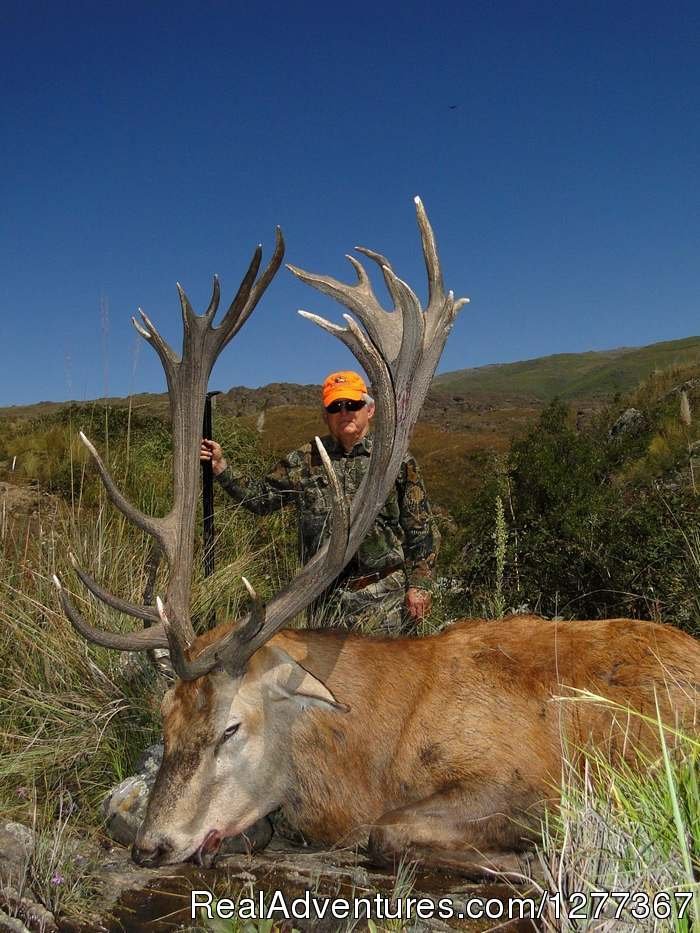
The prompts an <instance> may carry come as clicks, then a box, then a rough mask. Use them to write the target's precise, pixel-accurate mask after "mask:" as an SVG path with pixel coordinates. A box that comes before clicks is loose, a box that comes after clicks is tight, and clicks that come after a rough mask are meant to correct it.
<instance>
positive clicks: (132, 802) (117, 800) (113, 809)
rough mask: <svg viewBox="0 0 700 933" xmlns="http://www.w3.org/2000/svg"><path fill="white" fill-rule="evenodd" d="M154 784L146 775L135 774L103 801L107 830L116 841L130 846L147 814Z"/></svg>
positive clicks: (114, 788) (115, 788)
mask: <svg viewBox="0 0 700 933" xmlns="http://www.w3.org/2000/svg"><path fill="white" fill-rule="evenodd" d="M152 786H153V779H151V780H150V782H149V781H148V780H147V779H146V777H145V775H142V774H135V775H133V776H132V777H128V778H126V779H125V780H124V781H122V782H121V784H117V786H116V787H113V788H112V790H111V791H110V792H109V795H108V796H107V797H106V798H105V800H104V801H103V803H102V812H103V813H104V815H105V819H106V821H107V832H108V833H109V835H110V836H111V837H112V839H114V840H115V841H116V842H119V843H121V844H122V845H123V846H130V845H131V844H132V843H133V841H134V839H135V838H136V833H137V832H138V828H139V826H140V825H141V823H142V822H143V818H144V816H145V815H146V805H147V804H148V795H149V794H150V791H151V787H152Z"/></svg>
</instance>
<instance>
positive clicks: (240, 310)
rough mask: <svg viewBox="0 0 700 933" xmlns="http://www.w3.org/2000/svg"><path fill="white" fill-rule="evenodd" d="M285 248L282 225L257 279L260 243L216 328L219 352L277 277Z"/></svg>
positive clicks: (260, 250)
mask: <svg viewBox="0 0 700 933" xmlns="http://www.w3.org/2000/svg"><path fill="white" fill-rule="evenodd" d="M284 248H285V247H284V237H283V235H282V230H281V228H280V227H276V228H275V249H274V251H273V253H272V256H271V257H270V261H269V263H268V264H267V266H266V268H265V269H264V271H263V273H262V275H261V276H260V278H259V279H257V281H256V277H257V274H258V270H259V269H260V262H261V260H262V246H260V245H258V247H257V249H256V250H255V253H254V254H253V258H252V260H251V263H250V266H249V267H248V271H247V272H246V274H245V277H244V279H243V281H242V282H241V286H240V288H239V289H238V292H237V294H236V297H235V298H234V299H233V301H232V302H231V305H230V307H229V309H228V311H227V312H226V315H225V317H224V319H223V321H222V322H221V325H220V326H219V327H218V328H216V329H215V333H216V334H217V339H218V341H219V352H220V351H221V350H222V349H223V347H225V346H226V344H227V343H228V342H229V340H231V339H232V338H233V337H235V335H236V334H237V333H238V331H239V330H240V329H241V327H243V325H244V324H245V322H246V321H247V320H248V318H249V317H250V315H251V314H252V313H253V311H254V310H255V307H256V306H257V304H258V302H259V301H260V299H261V297H262V295H263V293H264V291H265V289H266V288H267V286H268V285H269V284H270V282H271V281H272V279H273V278H274V277H275V274H276V272H277V270H278V269H279V267H280V266H281V264H282V259H283V258H284Z"/></svg>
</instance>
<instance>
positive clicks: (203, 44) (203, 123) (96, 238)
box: [0, 0, 700, 405]
mask: <svg viewBox="0 0 700 933" xmlns="http://www.w3.org/2000/svg"><path fill="white" fill-rule="evenodd" d="M699 48H700V6H698V4H697V3H696V2H688V3H684V2H673V3H666V4H661V3H658V2H653V3H652V2H648V0H638V2H634V3H632V2H630V3H616V2H610V0H607V2H595V0H593V2H578V3H567V2H561V0H559V2H556V3H552V2H547V0H538V2H530V3H525V2H522V3H517V2H502V3H493V2H490V3H486V2H484V3H469V2H467V3H454V4H451V3H435V4H433V5H429V4H426V3H425V2H416V0H404V2H402V3H394V2H385V3H381V4H377V3H363V2H355V3H352V4H336V3H327V2H324V3H317V2H307V3H299V4H293V3H288V2H287V3H277V2H267V3H261V4H255V3H248V4H243V3H232V2H207V0H203V2H197V3H194V2H192V3H182V2H178V0H170V2H168V3H158V2H154V3H151V2H149V3H144V2H139V3H131V2H126V3H122V4H120V5H119V6H117V4H107V3H92V2H91V3H87V2H85V3H79V2H71V3H69V2H54V3H46V2H42V3H37V2H33V0H24V2H22V3H18V2H16V0H5V2H4V3H3V4H2V10H1V12H0V80H1V87H2V92H1V97H0V163H1V166H2V171H1V172H0V249H1V253H0V255H1V256H2V275H1V276H0V405H9V404H24V403H29V402H33V401H38V400H41V399H53V400H61V399H66V398H76V399H86V398H94V397H96V396H99V395H102V394H104V392H105V389H107V390H108V392H109V394H111V395H126V394H128V393H129V392H130V391H131V390H133V391H162V389H163V386H164V380H163V377H162V374H161V371H160V368H159V364H158V362H157V360H156V358H155V354H153V352H152V351H151V349H150V348H149V347H148V346H146V345H145V343H143V342H142V345H141V348H140V350H139V352H138V354H137V353H136V351H135V345H136V342H137V339H139V338H137V337H136V335H135V332H134V330H133V328H132V327H131V324H130V317H131V314H132V313H134V311H135V309H136V307H137V306H139V305H141V306H142V307H143V308H144V309H145V310H146V311H147V313H148V314H149V315H150V316H151V317H152V319H153V320H154V321H155V322H156V323H157V325H159V326H160V327H161V330H162V331H163V332H164V333H165V334H166V335H167V336H169V337H170V338H175V337H176V335H177V333H178V328H179V307H178V302H177V293H176V291H175V282H176V281H177V280H179V281H181V282H182V283H183V285H184V286H185V288H186V289H187V291H188V293H189V295H190V298H191V299H192V301H193V303H194V304H195V307H197V309H198V310H202V309H203V307H204V306H205V305H206V302H207V301H208V298H209V292H210V287H211V275H212V273H214V272H217V273H218V274H219V275H220V277H221V281H222V286H223V295H224V299H225V300H230V298H231V297H232V294H233V292H234V291H235V289H236V287H237V285H238V282H239V280H240V277H241V275H242V273H243V271H244V269H245V267H246V265H247V263H248V260H249V257H250V254H251V251H252V249H253V247H254V246H255V244H256V243H257V242H258V241H261V242H262V243H263V244H264V247H265V251H266V255H269V253H270V251H271V249H272V246H273V243H274V227H275V224H278V223H279V224H280V225H281V226H282V228H283V230H284V233H285V236H286V239H287V244H288V249H287V259H288V260H289V261H290V262H293V263H295V264H297V265H300V266H302V267H304V268H308V269H311V270H313V271H319V272H326V273H330V274H334V275H337V276H343V277H346V278H348V280H351V279H352V270H351V269H350V267H349V265H348V264H347V262H346V260H344V258H343V256H344V254H345V253H346V252H348V251H350V249H351V248H352V247H353V246H354V245H356V244H361V245H366V246H370V247H373V248H375V249H377V250H379V251H380V252H383V253H385V254H386V255H387V256H388V257H389V258H390V259H391V260H392V262H393V263H394V266H395V268H396V270H397V272H398V273H399V274H400V275H401V276H402V277H403V278H406V279H407V280H408V281H409V282H410V283H411V284H412V285H413V286H414V287H415V288H417V290H418V291H419V294H421V295H423V294H424V292H425V288H424V270H423V265H422V259H421V256H420V250H419V240H418V234H417V231H416V227H415V221H414V214H413V203H412V197H413V195H414V194H420V195H421V197H422V198H423V200H424V203H425V205H426V207H427V209H428V213H429V215H430V217H431V220H432V222H433V225H434V228H435V230H436V234H437V237H438V244H439V247H440V252H441V256H442V259H443V266H444V270H445V277H446V280H447V284H448V286H449V287H451V288H452V289H453V290H454V291H455V292H456V293H457V294H458V295H469V296H470V297H471V299H472V302H471V304H470V305H469V306H467V308H465V310H464V311H463V312H462V315H461V318H460V321H459V322H458V324H457V326H456V327H455V330H454V331H453V333H452V336H451V338H450V341H449V343H448V347H447V350H446V353H445V355H444V357H443V360H442V363H441V365H440V371H446V370H452V369H459V368H463V367H467V366H478V365H482V364H486V363H495V362H505V361H511V360H516V359H525V358H530V357H534V356H540V355H544V354H549V353H557V352H565V351H581V350H587V349H602V348H606V347H613V346H621V345H627V346H633V345H641V344H646V343H650V342H653V341H656V340H665V339H674V338H678V337H684V336H688V335H690V334H696V333H698V332H700V302H699V301H698V299H699V297H700V204H699V200H700V199H699V197H698V195H699V193H700V192H699V189H700V183H699V178H700V164H699V163H700V159H699V154H700V131H699V121H700V101H699V97H700V54H698V49H699ZM101 306H102V311H101ZM299 307H302V308H307V309H309V310H314V311H318V312H321V313H324V314H325V313H329V312H330V314H331V315H333V316H334V317H335V318H336V319H339V317H340V313H341V310H340V309H339V308H338V309H337V310H336V306H334V305H332V304H331V303H330V302H327V301H326V300H324V299H322V297H321V296H320V295H317V293H315V292H314V291H313V290H311V289H309V288H307V287H306V286H303V285H301V284H300V283H298V282H296V281H295V280H294V279H293V277H292V276H291V274H290V273H289V272H287V271H286V270H283V271H281V272H280V273H279V274H278V277H277V279H276V280H275V282H274V283H273V285H272V287H271V288H270V289H269V291H268V292H267V295H266V297H265V298H264V300H263V301H262V303H261V304H260V306H259V307H258V309H257V311H256V312H255V315H254V316H253V318H252V319H251V320H250V321H249V322H248V324H246V326H245V327H244V329H243V330H242V331H241V333H240V334H239V336H238V337H237V338H236V341H235V342H234V343H233V344H232V345H231V346H230V347H229V348H227V350H226V351H224V355H223V357H222V360H221V361H220V362H219V364H218V366H217V369H216V370H215V374H214V379H213V384H212V385H213V387H216V388H221V389H228V388H230V387H231V386H232V385H241V384H243V385H250V386H255V385H261V384H265V383H268V382H273V381H282V380H284V381H293V382H320V380H321V379H322V377H323V376H324V375H325V373H326V372H328V371H329V370H331V369H333V368H336V367H337V366H345V365H347V364H348V358H347V357H346V355H345V351H344V350H343V349H342V348H340V346H339V345H338V347H336V344H335V341H334V340H333V339H332V338H331V337H329V336H327V335H325V334H323V333H321V332H320V331H319V332H318V333H317V331H316V329H315V328H314V327H313V326H312V325H311V324H309V323H307V322H305V321H303V320H301V319H300V318H299V317H298V316H297V315H296V313H295V311H296V309H297V308H299ZM105 309H106V310H105Z"/></svg>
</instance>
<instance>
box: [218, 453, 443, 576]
mask: <svg viewBox="0 0 700 933" xmlns="http://www.w3.org/2000/svg"><path fill="white" fill-rule="evenodd" d="M321 440H322V442H323V445H324V447H325V448H326V450H327V451H328V455H329V457H330V459H331V463H332V464H333V468H334V469H335V472H336V475H337V476H338V480H339V481H340V488H341V489H342V490H343V491H344V493H345V495H346V496H348V497H349V498H350V499H352V496H353V495H354V494H355V491H356V490H357V488H358V486H359V485H360V481H361V480H362V477H363V476H364V475H365V473H366V472H367V467H368V466H369V455H370V451H371V449H372V436H371V435H366V436H365V437H364V438H363V439H362V440H361V441H359V442H358V443H357V444H355V446H354V447H353V449H352V450H351V451H349V452H348V453H345V451H344V449H343V447H342V445H341V444H339V443H338V441H336V440H335V438H333V437H332V436H331V435H327V436H326V437H323V438H321ZM217 479H218V481H219V483H220V485H221V486H222V488H223V489H224V490H225V491H226V492H227V493H228V494H229V495H230V496H232V497H233V498H234V499H236V500H237V501H238V502H240V503H242V504H243V505H244V506H245V508H247V509H249V510H250V511H251V512H255V513H256V514H258V515H265V514H267V513H269V512H274V511H276V510H277V509H280V508H283V507H284V506H287V505H295V506H296V508H297V510H298V515H299V539H300V540H299V550H300V556H301V559H302V561H306V560H308V559H309V557H311V556H312V555H313V554H315V553H316V551H317V550H318V549H319V547H320V546H321V544H322V543H323V541H324V540H325V538H326V537H327V535H328V520H329V514H330V502H331V496H330V489H329V487H328V479H327V478H326V475H325V472H324V469H323V464H322V463H321V458H320V456H319V454H318V451H317V450H316V445H315V444H313V443H308V444H305V445H304V446H303V447H301V448H300V449H299V450H295V451H293V452H292V453H290V454H288V455H287V456H286V457H285V458H284V459H283V460H280V461H279V463H278V464H277V465H276V466H275V467H274V468H273V469H272V470H271V472H270V473H268V474H267V476H265V477H264V478H263V479H262V480H258V481H257V482H247V481H246V480H245V479H244V478H243V474H242V473H240V472H238V471H235V470H233V469H232V468H231V467H227V468H226V470H224V472H223V473H221V474H220V475H219V476H218V477H217ZM439 544H440V534H439V532H438V530H437V527H436V525H435V521H434V518H433V516H432V513H431V511H430V504H429V502H428V496H427V494H426V491H425V486H424V485H423V480H422V478H421V475H420V471H419V469H418V464H417V463H416V461H415V459H414V458H413V457H412V456H411V455H410V454H407V455H406V456H405V457H404V459H403V463H402V464H401V470H400V471H399V476H398V478H397V480H396V483H395V484H394V489H393V490H392V492H391V493H390V494H389V497H388V498H387V500H386V502H385V503H384V506H383V507H382V509H381V511H380V512H379V514H378V516H377V518H376V520H375V523H374V525H373V527H372V528H371V529H370V531H369V533H368V535H367V537H366V538H365V539H364V541H363V542H362V544H361V545H360V549H359V551H358V552H357V554H356V555H355V557H354V558H353V559H352V560H351V562H350V564H349V565H348V567H346V568H345V570H344V571H343V574H342V575H341V577H340V578H339V580H338V585H341V586H342V581H343V579H346V578H348V577H356V576H364V575H365V574H370V573H373V572H375V571H381V570H384V569H386V568H388V567H396V566H401V565H402V566H403V567H404V569H405V571H406V580H407V586H417V587H422V588H424V589H430V588H431V587H432V583H433V574H434V569H435V559H436V556H437V550H438V547H439Z"/></svg>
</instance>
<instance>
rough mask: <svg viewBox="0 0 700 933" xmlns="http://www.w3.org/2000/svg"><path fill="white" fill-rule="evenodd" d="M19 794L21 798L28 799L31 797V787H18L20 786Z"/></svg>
mask: <svg viewBox="0 0 700 933" xmlns="http://www.w3.org/2000/svg"><path fill="white" fill-rule="evenodd" d="M17 796H18V797H19V798H20V799H21V800H27V798H28V797H29V788H27V787H18V788H17Z"/></svg>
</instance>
